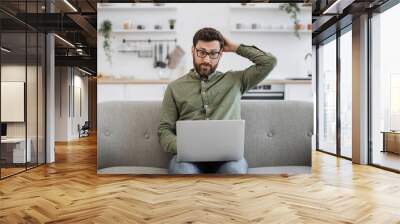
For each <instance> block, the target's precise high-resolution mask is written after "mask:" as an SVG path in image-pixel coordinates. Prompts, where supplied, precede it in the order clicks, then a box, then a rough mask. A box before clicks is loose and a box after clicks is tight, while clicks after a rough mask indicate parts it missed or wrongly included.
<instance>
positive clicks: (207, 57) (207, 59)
mask: <svg viewBox="0 0 400 224" xmlns="http://www.w3.org/2000/svg"><path fill="white" fill-rule="evenodd" d="M203 61H204V62H210V61H211V58H210V55H206V56H205V57H204V58H203Z"/></svg>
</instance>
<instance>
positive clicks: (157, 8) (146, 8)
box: [97, 5, 178, 11]
mask: <svg viewBox="0 0 400 224" xmlns="http://www.w3.org/2000/svg"><path fill="white" fill-rule="evenodd" d="M97 9H98V10H169V11H174V10H177V9H178V8H177V7H173V6H135V5H127V6H99V7H97Z"/></svg>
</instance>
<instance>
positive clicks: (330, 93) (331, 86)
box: [317, 39, 336, 153]
mask: <svg viewBox="0 0 400 224" xmlns="http://www.w3.org/2000/svg"><path fill="white" fill-rule="evenodd" d="M318 51H319V53H318V55H319V56H318V64H319V71H318V74H319V77H318V105H317V106H318V113H319V114H318V116H319V117H318V149H319V150H322V151H326V152H330V153H336V40H335V39H334V40H332V41H330V42H328V43H326V44H324V45H320V46H319V48H318Z"/></svg>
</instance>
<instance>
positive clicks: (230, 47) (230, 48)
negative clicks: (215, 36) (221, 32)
mask: <svg viewBox="0 0 400 224" xmlns="http://www.w3.org/2000/svg"><path fill="white" fill-rule="evenodd" d="M224 42H225V45H224V48H223V49H222V51H223V52H236V50H237V49H238V47H239V44H237V43H234V42H232V41H231V40H229V39H228V38H226V37H225V36H224Z"/></svg>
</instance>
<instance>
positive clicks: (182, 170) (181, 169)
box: [168, 155, 201, 174]
mask: <svg viewBox="0 0 400 224" xmlns="http://www.w3.org/2000/svg"><path fill="white" fill-rule="evenodd" d="M168 173H169V174H199V173H201V172H200V169H199V168H198V167H197V166H196V164H193V163H187V162H178V161H177V159H176V155H175V156H174V157H172V159H171V161H170V162H169V168H168Z"/></svg>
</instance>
